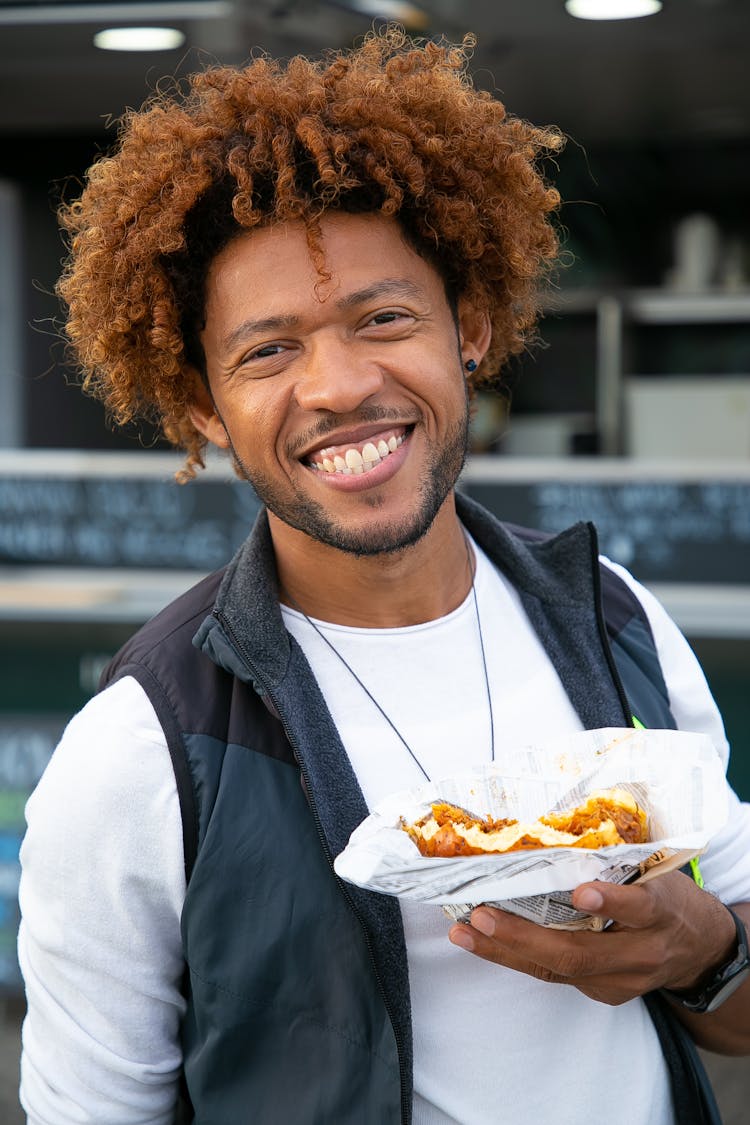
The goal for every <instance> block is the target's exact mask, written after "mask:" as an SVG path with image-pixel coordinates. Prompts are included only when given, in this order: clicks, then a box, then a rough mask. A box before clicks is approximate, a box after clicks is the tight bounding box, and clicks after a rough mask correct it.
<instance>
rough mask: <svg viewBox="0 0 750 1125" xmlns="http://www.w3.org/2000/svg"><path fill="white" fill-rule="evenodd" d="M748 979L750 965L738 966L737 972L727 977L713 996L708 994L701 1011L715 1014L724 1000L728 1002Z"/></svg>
mask: <svg viewBox="0 0 750 1125" xmlns="http://www.w3.org/2000/svg"><path fill="white" fill-rule="evenodd" d="M748 977H750V964H748V963H747V962H745V964H744V965H740V966H739V967H738V968H737V970H736V971H735V972H734V973H733V974H732V975H731V976H729V977H728V979H727V980H725V981H723V982H722V983H720V984H719V985H718V987H717V989H716V991H715V992H713V989H711V990H710V991H711V992H713V995H710V993H709V996H710V998H709V1000H708V1005H707V1006H706V1007H705V1008H704V1009H703V1011H705V1012H715V1011H716V1009H717V1008H718V1007H720V1005H721V1004H723V1003H724V1001H725V1000H728V999H729V997H730V996H731V995H732V993H734V992H736V991H737V989H738V988H739V987H740V985H743V984H744V983H745V981H746V980H747V978H748Z"/></svg>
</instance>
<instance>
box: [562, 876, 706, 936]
mask: <svg viewBox="0 0 750 1125" xmlns="http://www.w3.org/2000/svg"><path fill="white" fill-rule="evenodd" d="M675 874H679V873H678V872H675ZM661 878H662V879H663V880H665V881H664V882H662V883H661V885H660V886H657V884H658V883H659V880H655V881H654V882H653V883H647V884H645V886H638V885H632V884H631V885H629V886H618V885H617V884H616V883H602V882H592V883H582V884H581V886H579V887H576V889H575V890H574V891H573V906H575V908H576V909H577V910H582V911H584V913H586V914H593V915H596V916H597V917H599V918H603V919H606V920H608V921H610V920H611V921H613V922H617V923H618V924H619V925H620V926H623V927H625V928H627V929H633V930H641V929H648V928H649V927H652V926H655V925H658V924H659V923H660V922H661V921H662V920H663V918H664V916H665V915H666V913H667V910H666V902H665V895H664V894H663V892H664V891H665V890H667V883H666V880H667V879H668V876H666V875H664V876H662V877H661ZM680 878H681V879H683V880H685V882H689V880H688V879H686V877H685V876H684V875H681V876H680Z"/></svg>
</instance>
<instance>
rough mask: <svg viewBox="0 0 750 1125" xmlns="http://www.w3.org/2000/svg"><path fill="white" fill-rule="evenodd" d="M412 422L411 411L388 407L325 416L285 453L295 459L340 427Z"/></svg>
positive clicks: (300, 435) (363, 408) (361, 409)
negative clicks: (299, 453)
mask: <svg viewBox="0 0 750 1125" xmlns="http://www.w3.org/2000/svg"><path fill="white" fill-rule="evenodd" d="M414 421H415V418H414V413H413V411H410V412H409V413H407V412H406V411H404V410H399V409H398V408H397V407H389V406H376V405H372V406H363V407H361V408H360V409H359V410H357V411H354V412H353V413H350V414H332V413H329V414H325V415H323V416H321V417H320V418H319V419H318V420H317V422H314V423H313V424H312V425H311V426H308V428H307V429H306V430H305V431H304V432H303V433H301V434H298V435H297V436H296V438H295V439H294V441H292V442H290V443H289V445H288V446H287V453H288V455H289V456H290V457H295V456H296V455H297V453H298V452H299V451H300V450H301V449H305V448H306V447H307V446H308V445H311V444H313V443H315V442H318V441H322V440H323V439H324V438H326V437H328V435H329V434H332V433H334V431H336V430H338V429H341V428H342V427H351V426H361V425H370V424H372V423H373V422H388V423H393V424H399V425H403V424H406V425H411V424H412V423H413V422H414Z"/></svg>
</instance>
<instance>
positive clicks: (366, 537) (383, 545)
mask: <svg viewBox="0 0 750 1125" xmlns="http://www.w3.org/2000/svg"><path fill="white" fill-rule="evenodd" d="M468 445H469V410H468V403H466V407H465V410H464V413H463V415H462V417H461V418H459V419H458V420H457V421H456V422H455V423H454V425H453V426H452V427H451V428H450V430H449V431H448V433H447V434H446V437H445V440H444V441H443V442H442V444H441V445H440V446H439V447H437V448H435V449H433V450H432V451H431V453H430V455H429V457H428V461H427V464H426V465H425V470H424V473H423V475H422V479H421V481H420V484H419V487H418V489H417V492H416V496H415V502H414V506H413V508H412V510H411V511H410V512H409V513H408V514H407V515H405V516H404V518H403V519H402V520H401V521H400V522H398V523H394V521H393V519H383V520H382V521H378V520H377V518H373V519H371V520H370V521H369V522H368V524H367V527H366V528H351V527H347V525H346V524H345V523H342V522H341V521H340V520H335V519H333V518H332V517H331V516H330V514H329V513H328V511H327V510H326V508H325V507H324V505H322V504H320V503H318V502H317V501H315V500H311V499H310V497H309V496H306V495H305V494H304V493H303V492H301V491H300V490H298V489H295V490H294V492H293V493H292V494H291V495H290V494H289V491H288V490H282V489H281V488H279V487H278V485H277V484H276V483H275V482H273V481H271V480H269V479H268V478H267V477H265V476H264V475H263V474H261V473H258V472H251V471H250V470H248V469H247V467H246V466H245V465H244V464H243V462H242V460H241V458H240V457H238V455H237V453H236V451H235V449H234V446H232V445H230V450H231V453H232V457H233V458H234V463H235V468H236V471H237V472H238V474H239V476H240V477H242V478H243V479H244V480H246V481H248V482H249V483H250V484H251V485H252V486H253V488H254V489H255V492H256V494H257V496H258V498H259V500H260V501H261V502H262V503H263V504H265V506H266V507H267V508H268V510H269V511H270V512H273V514H274V515H275V516H276V518H277V519H279V520H281V521H282V522H283V523H286V524H288V525H289V526H290V527H293V528H296V530H297V531H301V532H303V533H304V534H305V535H309V536H310V538H311V539H315V540H317V542H319V543H324V544H326V546H328V547H334V548H336V550H338V551H344V552H346V553H347V554H351V555H355V556H357V557H359V558H365V557H372V556H374V555H383V554H394V553H396V552H398V551H403V550H404V549H405V548H407V547H411V546H413V544H415V543H417V542H418V541H419V540H420V539H421V538H422V537H423V536H424V535H426V534H427V532H428V531H429V530H430V528H431V526H432V524H433V521H434V519H435V517H436V516H437V513H438V511H439V510H440V508H441V507H442V505H443V502H444V501H445V499H446V497H447V496H448V494H449V493H450V492H451V490H452V489H453V487H454V485H455V483H456V481H457V480H458V477H459V475H460V473H461V470H462V469H463V466H464V462H465V461H466V454H467V451H468ZM310 471H311V472H312V471H314V470H310ZM365 503H367V504H369V505H370V507H371V508H372V509H373V512H375V511H376V510H377V509H378V508H379V507H380V506H381V503H382V500H381V499H380V498H379V497H378V495H377V494H375V493H373V495H372V496H366V497H365Z"/></svg>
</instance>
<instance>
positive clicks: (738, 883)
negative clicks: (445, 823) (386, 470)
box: [19, 549, 750, 1125]
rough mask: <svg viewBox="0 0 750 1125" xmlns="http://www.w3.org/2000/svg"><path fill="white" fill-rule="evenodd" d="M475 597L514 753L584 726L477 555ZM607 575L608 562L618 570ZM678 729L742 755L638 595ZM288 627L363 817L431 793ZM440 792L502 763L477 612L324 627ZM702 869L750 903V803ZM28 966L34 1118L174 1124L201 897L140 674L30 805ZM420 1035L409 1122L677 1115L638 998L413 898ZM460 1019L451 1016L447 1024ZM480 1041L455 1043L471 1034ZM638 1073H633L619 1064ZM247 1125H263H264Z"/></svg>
mask: <svg viewBox="0 0 750 1125" xmlns="http://www.w3.org/2000/svg"><path fill="white" fill-rule="evenodd" d="M476 554H477V576H476V593H477V601H478V606H479V617H480V620H481V632H482V638H483V641H484V648H485V657H486V663H487V670H488V677H489V681H490V684H491V690H492V715H493V720H494V739H495V756H496V758H497V759H501V757H502V750H503V746H507V745H510V744H511V743H518V742H528V741H530V740H534V741H538V740H539V739H543V738H545V737H549V736H559V735H561V734H564V733H565V732H568V731H575V730H580V729H581V724H580V721H579V719H578V717H577V715H576V714H575V712H574V711H573V709H572V706H571V704H570V702H569V700H568V698H567V696H566V694H565V692H564V690H563V688H562V685H561V684H560V681H559V679H558V677H557V674H556V672H555V670H554V668H553V667H552V665H551V664H550V662H549V660H548V658H547V656H546V654H545V653H544V650H543V649H542V647H541V645H540V643H539V641H538V639H537V638H536V635H535V634H534V632H533V630H532V629H531V627H530V625H529V623H528V621H527V619H526V616H525V614H524V612H523V609H522V607H521V605H520V602H519V599H518V597H517V595H516V593H515V591H514V590H513V589H512V587H510V585H509V584H508V583H507V582H506V581H505V579H504V578H503V577H502V576H501V575H500V574H499V573H498V572H497V571H496V570H495V568H494V567H493V566H492V565H491V564H490V563H489V561H488V560H487V559H486V558H485V556H484V555H483V554H482V553H481V551H479V550H478V549H476ZM609 565H613V564H609ZM613 569H615V570H617V571H618V573H620V574H621V575H622V576H623V578H625V580H626V581H627V582H628V583H629V584H630V585H631V587H632V588H633V589H634V590H635V591H636V593H637V594H638V596H639V598H640V599H641V601H642V603H643V605H644V607H645V609H646V612H647V613H648V615H649V619H650V622H651V625H652V628H653V631H654V636H655V639H656V643H657V647H658V649H659V655H660V659H661V661H662V665H663V668H664V671H665V675H666V680H667V685H668V688H669V693H670V701H671V705H672V709H673V712H674V714H675V718H676V719H677V722H678V725H679V726H680V727H682V728H684V729H692V730H701V731H705V732H706V733H708V734H709V735H710V736H711V738H712V739H713V741H714V743H715V745H716V746H717V749H718V750H719V752H720V753H721V754H722V755H723V756H724V757H725V758H726V755H727V746H726V740H725V737H724V732H723V728H722V724H721V720H720V717H719V715H718V712H717V710H716V707H715V705H714V703H713V700H712V699H711V696H710V693H709V691H708V688H707V686H706V683H705V679H704V677H703V674H702V672H701V671H700V668H699V667H698V665H697V662H696V660H695V657H694V656H693V654H692V652H691V651H690V648H689V646H688V645H687V642H686V641H685V640H684V638H683V637H682V636H681V634H680V633H679V631H678V630H677V628H676V627H675V626H674V624H673V623H672V622H671V621H670V619H669V618H668V617H667V615H666V614H665V613H664V611H663V609H662V608H661V607H660V606H659V604H658V603H657V602H656V601H655V599H654V598H653V597H652V596H651V595H650V594H648V592H647V591H645V590H644V589H643V587H641V586H639V585H638V584H637V583H635V582H634V580H633V579H632V578H631V577H630V576H629V575H627V573H626V572H624V571H622V569H621V568H618V567H614V565H613ZM284 618H285V621H286V624H287V628H288V629H289V630H290V632H292V633H293V634H294V635H295V636H296V637H297V639H298V640H299V642H300V643H301V644H302V646H303V648H304V650H305V652H306V654H307V655H308V658H309V659H310V662H311V664H312V666H313V668H314V670H315V673H316V676H317V677H318V679H319V682H320V684H321V687H322V689H323V692H324V695H325V696H326V700H327V702H328V704H329V707H330V709H331V712H332V715H333V718H334V720H335V722H336V725H337V727H338V729H339V731H340V733H341V736H342V740H343V742H344V745H345V747H346V749H347V752H348V754H349V755H350V757H351V760H352V764H353V766H354V769H355V772H356V774H357V778H358V780H359V783H360V785H361V787H362V790H363V793H364V795H365V798H366V800H367V803H368V806H369V807H372V806H373V805H374V804H376V803H377V802H378V801H379V800H380V799H381V798H382V797H383V796H384V795H385V794H386V793H388V792H390V791H393V790H395V789H401V788H406V787H410V786H413V785H416V784H419V783H420V782H421V781H422V780H424V778H423V775H422V773H421V772H420V769H419V767H418V766H417V765H416V764H415V762H414V761H413V760H412V758H411V757H410V756H409V754H408V752H407V750H406V749H405V747H404V746H403V744H402V743H401V742H400V741H399V739H398V737H397V736H396V735H395V734H394V733H393V731H392V730H391V728H390V727H389V725H388V723H387V722H386V721H385V719H384V718H383V716H382V714H381V713H380V712H379V711H378V709H377V708H376V707H375V706H374V704H373V703H372V701H371V700H370V699H369V698H368V697H367V695H366V694H365V692H364V691H363V690H362V688H361V687H360V685H359V684H358V683H357V682H356V680H355V679H354V678H353V677H352V675H351V673H350V672H349V671H348V670H347V669H346V668H345V667H344V666H343V664H342V663H341V661H340V660H339V658H338V657H337V656H336V655H335V654H334V653H333V652H332V651H331V650H330V648H328V647H327V646H326V644H325V643H324V642H323V641H322V640H321V639H320V637H319V636H318V634H317V633H315V632H314V630H313V629H312V628H311V626H310V625H309V624H308V623H307V622H306V621H305V620H304V618H303V617H302V616H301V615H300V614H298V613H296V612H295V611H293V610H288V609H284ZM317 624H318V625H319V627H320V628H321V629H323V631H324V632H325V634H326V635H327V636H328V637H329V639H330V640H331V641H332V642H333V644H334V646H335V647H336V648H337V649H338V650H339V651H340V652H341V654H342V655H343V656H344V657H345V659H346V660H347V661H348V662H349V664H350V665H351V667H352V669H353V670H354V671H355V672H356V674H357V676H358V677H360V679H361V680H362V682H363V683H364V684H365V685H366V686H367V688H368V690H369V691H370V692H371V694H372V696H373V697H374V698H375V699H376V700H377V702H378V704H379V705H380V706H381V707H382V709H383V710H384V711H385V713H386V714H387V715H388V716H389V718H390V719H391V720H392V722H393V723H394V724H395V726H396V727H397V728H398V730H399V731H400V732H401V734H402V735H403V737H404V738H405V740H406V742H407V743H408V745H409V747H410V748H411V749H412V751H413V752H414V754H415V755H416V757H417V758H418V760H419V762H420V763H421V766H422V767H423V769H424V770H425V772H426V773H427V774H429V775H430V776H431V777H433V778H436V777H439V776H441V775H445V774H448V773H451V772H455V770H456V769H457V768H462V767H464V766H467V765H472V764H479V763H482V762H486V761H488V760H489V758H490V753H491V735H490V711H489V706H488V701H487V692H486V685H485V678H484V671H483V661H482V655H481V646H480V643H479V631H478V626H477V616H476V613H475V608H474V600H473V596H472V595H471V594H470V595H469V597H468V598H467V599H466V600H465V602H464V603H463V604H462V605H461V606H459V607H458V608H457V609H456V610H455V611H454V612H453V613H451V614H449V615H448V616H447V617H444V618H441V619H439V620H438V621H434V622H429V623H427V624H424V625H417V626H413V627H410V628H406V629H350V628H346V627H343V626H336V625H330V624H324V623H321V622H318V623H317ZM731 810H732V811H731V818H730V822H729V824H728V825H727V827H726V828H725V829H724V830H723V832H722V833H721V835H720V836H719V837H718V838H717V839H716V840H715V841H714V842H713V844H712V846H711V849H710V851H709V852H708V853H707V854H706V856H705V857H704V859H703V860H702V864H701V866H702V869H703V873H704V878H705V879H706V883H707V886H708V887H709V889H711V890H713V891H714V892H715V893H716V894H717V895H719V897H721V898H722V899H723V900H724V901H726V902H737V901H744V900H747V899H750V807H748V806H743V805H741V804H740V803H739V802H738V800H737V798H736V797H735V796H734V795H732V797H731ZM27 818H28V823H29V829H28V832H27V836H26V839H25V841H24V844H23V849H22V864H23V868H24V874H23V877H22V884H21V893H20V897H21V908H22V913H23V921H22V925H21V931H20V935H19V956H20V960H21V967H22V970H23V973H24V977H25V981H26V987H27V995H28V1001H29V1013H28V1016H27V1019H26V1021H25V1023H24V1031H23V1041H24V1050H23V1059H22V1086H21V1094H22V1102H23V1104H24V1106H25V1108H26V1110H27V1113H28V1115H29V1121H30V1122H31V1125H68V1123H70V1125H72V1123H73V1122H76V1123H78V1122H91V1123H94V1122H95V1123H96V1125H101V1123H103V1122H107V1123H108V1125H109V1123H112V1125H114V1123H115V1122H116V1123H118V1125H136V1123H138V1125H146V1123H148V1125H162V1123H164V1125H166V1123H167V1122H170V1121H171V1116H172V1107H173V1102H174V1097H175V1091H176V1081H177V1076H178V1073H179V1067H180V1052H179V1045H178V1040H177V1035H178V1026H179V1019H180V1016H181V1014H182V1012H183V1011H184V1001H183V999H182V996H181V994H180V979H181V971H182V951H181V941H180V929H179V920H180V912H181V907H182V901H183V898H184V893H185V878H184V870H183V862H182V861H183V857H182V833H181V826H180V812H179V805H178V800H177V793H176V787H175V781H174V775H173V773H172V767H171V762H170V759H169V754H168V751H167V748H166V743H165V739H164V735H163V732H162V730H161V728H160V726H159V723H158V720H157V719H156V716H155V714H154V712H153V709H152V707H151V705H150V703H149V701H148V699H147V697H146V695H145V693H144V692H143V690H142V689H141V688H140V686H139V685H138V684H137V683H136V681H134V680H132V679H124V680H122V681H119V682H118V683H117V684H115V685H113V686H112V687H111V688H108V689H107V690H106V691H105V692H103V693H102V694H101V695H99V696H97V697H96V698H94V699H93V700H92V701H91V702H90V703H89V704H88V705H87V706H86V707H85V708H84V709H83V711H82V712H81V713H80V714H79V715H78V716H76V718H74V719H73V720H72V722H71V723H70V725H69V727H68V729H67V730H66V732H65V735H64V737H63V739H62V742H61V743H60V746H59V747H58V749H57V750H56V752H55V754H54V756H53V758H52V761H51V763H50V765H49V767H48V769H47V771H46V773H45V775H44V777H43V779H42V781H41V782H40V785H39V786H38V788H37V790H36V792H35V793H34V795H33V796H32V798H31V799H30V801H29V804H28V808H27ZM402 914H403V918H404V928H405V935H406V943H407V955H408V960H409V975H410V985H411V1002H412V1014H413V1027H414V1081H415V1096H414V1125H453V1123H456V1122H460V1123H465V1125H469V1123H471V1125H474V1123H475V1122H476V1121H487V1122H488V1123H492V1122H494V1121H497V1122H499V1121H518V1122H524V1123H526V1122H529V1123H534V1122H537V1121H544V1120H548V1119H549V1113H550V1106H551V1105H552V1106H554V1118H555V1121H556V1122H557V1125H572V1123H573V1122H575V1121H578V1120H579V1119H580V1116H581V1113H582V1112H586V1113H590V1112H591V1111H592V1110H593V1111H596V1110H597V1109H598V1107H600V1106H602V1105H617V1104H623V1105H627V1106H628V1119H629V1120H634V1121H638V1122H639V1125H668V1123H671V1121H672V1115H671V1107H670V1099H669V1090H668V1079H667V1075H666V1071H665V1067H664V1063H663V1060H662V1055H661V1051H660V1050H659V1047H658V1043H657V1041H656V1037H655V1033H654V1031H653V1027H652V1024H651V1021H650V1019H649V1017H648V1014H647V1013H646V1010H645V1007H644V1005H643V1004H642V1002H641V1001H638V1000H636V1001H632V1002H631V1003H629V1004H626V1005H622V1006H620V1007H616V1008H615V1007H609V1006H607V1005H603V1004H597V1003H596V1002H594V1001H590V1000H588V999H587V998H586V997H584V996H583V995H582V994H581V993H579V992H578V991H577V990H576V989H574V988H571V987H569V986H565V985H551V984H544V983H542V982H539V981H535V980H532V979H531V978H529V977H526V976H523V975H521V974H519V973H515V972H512V971H511V970H506V969H503V968H500V967H499V966H497V965H492V964H488V963H486V962H484V961H481V960H479V959H478V958H475V957H473V956H471V955H470V954H467V953H465V952H463V951H462V950H460V949H457V948H456V947H454V946H453V945H451V944H450V943H449V942H448V940H447V937H446V934H447V930H448V927H449V923H448V920H447V919H446V917H445V916H444V915H443V913H442V911H441V910H440V908H439V907H425V906H421V905H419V904H415V903H410V904H402ZM446 1012H449V1013H450V1021H449V1027H450V1031H448V1030H447V1028H448V1020H447V1019H446V1015H445V1013H446ZM456 1027H459V1028H462V1029H465V1034H463V1035H459V1036H456V1034H455V1028H456ZM623 1060H626V1061H625V1062H624V1063H623ZM251 1120H252V1119H251V1118H248V1121H251Z"/></svg>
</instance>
